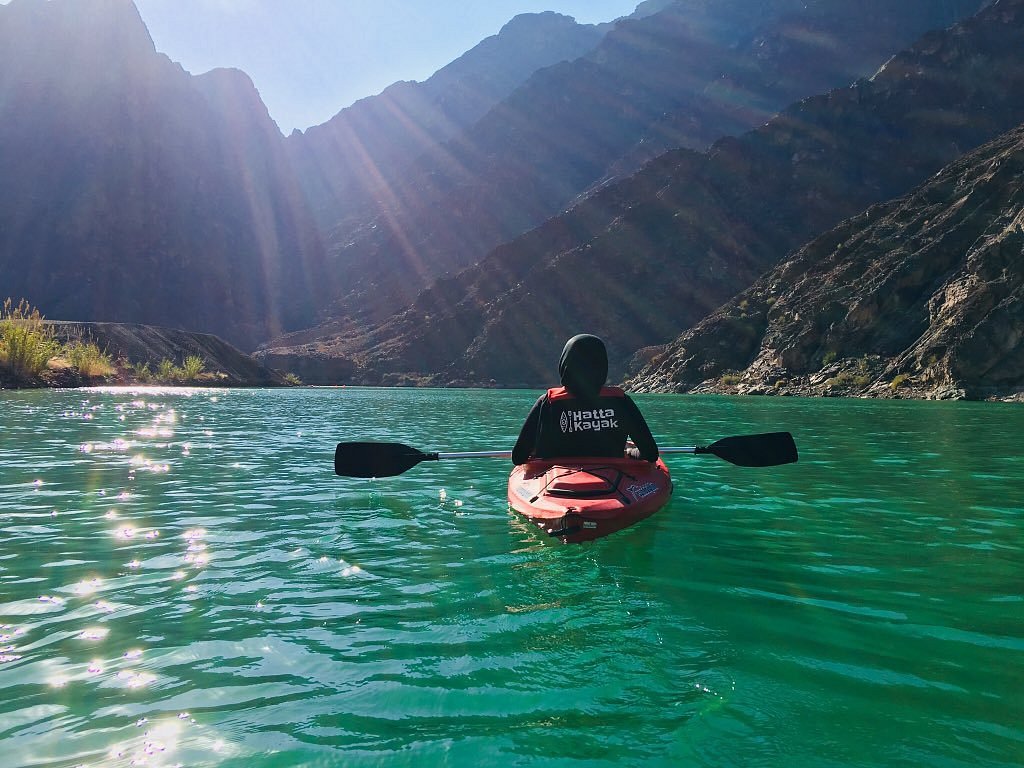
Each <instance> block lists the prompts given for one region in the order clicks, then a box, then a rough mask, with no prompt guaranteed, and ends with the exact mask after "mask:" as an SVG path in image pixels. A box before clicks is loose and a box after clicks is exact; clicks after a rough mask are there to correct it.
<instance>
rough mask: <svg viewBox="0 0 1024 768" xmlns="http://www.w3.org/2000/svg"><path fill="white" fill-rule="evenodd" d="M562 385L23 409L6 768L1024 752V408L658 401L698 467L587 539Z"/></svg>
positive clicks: (6, 658) (625, 761) (845, 761)
mask: <svg viewBox="0 0 1024 768" xmlns="http://www.w3.org/2000/svg"><path fill="white" fill-rule="evenodd" d="M536 395H537V393H535V392H501V391H485V392H480V391H455V390H444V391H439V390H427V391H420V390H373V389H295V390H285V391H261V390H231V391H213V390H159V389H155V390H135V391H128V390H106V391H101V390H78V391H64V392H57V391H41V392H0V765H2V766H4V768H22V767H28V766H48V767H49V766H55V767H58V768H64V767H67V768H71V767H72V766H79V765H81V766H89V767H90V768H93V767H96V766H116V767H120V766H135V765H145V766H178V765H180V766H187V767H188V768H196V767H199V766H219V767H229V766H230V767H232V768H234V767H239V768H240V767H242V766H244V767H245V768H268V767H270V766H274V767H277V766H281V767H284V766H289V767H291V766H435V765H452V766H455V765H458V766H466V765H501V766H573V767H580V768H582V767H584V766H682V765H686V766H744V767H748V766H836V767H838V766H908V767H909V766H930V767H933V768H934V767H936V766H940V767H941V766H963V767H964V768H968V767H970V768H976V767H977V766H1020V765H1021V764H1024V459H1022V456H1024V440H1022V438H1021V435H1022V434H1024V407H1022V406H1020V405H1006V404H976V403H975V404H970V403H920V402H902V403H892V402H870V401H859V400H857V401H844V400H820V401H815V400H795V399H770V398H765V399H761V398H714V397H708V398H698V397H672V396H660V397H659V396H650V397H640V398H637V400H638V402H639V403H640V404H641V407H642V409H643V410H644V412H645V414H646V415H647V417H648V421H649V422H650V424H651V426H652V429H653V431H654V433H655V435H656V437H657V438H658V440H659V442H660V443H661V444H662V445H693V444H695V443H708V442H711V441H713V440H715V439H717V438H720V437H725V436H727V435H732V434H745V433H752V432H766V431H774V430H781V429H785V430H790V431H792V432H793V434H794V436H795V438H796V440H797V443H798V445H799V448H800V452H801V460H800V463H798V464H795V465H788V466H784V467H775V468H768V469H744V468H739V467H734V466H732V465H730V464H727V463H725V462H723V461H721V460H719V459H717V458H715V457H713V456H699V457H695V456H685V455H676V456H670V457H668V458H667V463H668V464H669V466H670V468H671V470H672V472H673V475H674V478H675V480H676V494H675V497H674V499H673V501H672V504H671V505H670V506H669V507H667V508H665V509H663V510H662V511H661V512H659V513H658V514H657V515H655V516H654V517H652V518H650V519H649V520H647V521H644V522H643V523H640V524H639V525H637V526H634V527H633V528H630V529H628V530H625V531H622V532H620V533H618V534H615V535H613V536H610V537H608V538H605V539H601V540H599V541H597V542H594V543H592V544H586V545H562V544H559V543H557V542H555V541H551V540H546V539H545V538H544V537H543V536H542V534H541V533H540V532H539V531H538V530H537V529H535V528H532V527H530V526H528V525H527V524H525V523H523V522H521V521H520V520H518V519H517V518H515V517H514V516H512V515H511V514H510V513H509V512H508V509H507V505H506V502H505V478H506V475H507V471H508V469H509V466H510V465H509V463H508V462H507V461H503V460H499V459H476V460H450V461H446V462H439V463H431V464H422V465H420V466H419V467H416V468H414V469H412V470H410V471H409V472H407V473H406V474H405V475H403V476H401V477H396V478H390V479H386V480H372V481H370V480H351V479H342V478H338V477H335V476H334V475H333V468H332V458H333V451H334V446H335V443H336V442H338V441H340V440H362V439H370V440H396V441H401V442H406V443H409V444H410V445H413V446H416V447H418V448H421V449H424V450H440V451H453V452H461V451H485V450H504V449H508V448H510V447H511V444H512V441H513V439H514V437H515V435H516V434H517V432H518V429H519V425H520V421H521V419H522V418H523V417H524V416H525V414H526V411H527V410H528V408H529V406H530V404H531V403H532V402H533V400H534V398H535V397H536Z"/></svg>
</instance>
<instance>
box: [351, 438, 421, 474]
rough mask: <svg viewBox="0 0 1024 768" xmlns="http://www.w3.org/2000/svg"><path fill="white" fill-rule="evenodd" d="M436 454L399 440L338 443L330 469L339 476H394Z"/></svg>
mask: <svg viewBox="0 0 1024 768" xmlns="http://www.w3.org/2000/svg"><path fill="white" fill-rule="evenodd" d="M434 458H437V454H430V453H423V451H418V450H416V449H415V448H410V447H409V446H408V445H402V444H401V443H338V447H337V449H336V450H335V451H334V472H335V474H338V475H341V476H342V477H394V476H395V475H400V474H402V473H403V472H405V471H406V470H408V469H412V468H413V467H415V466H416V465H417V464H419V463H420V462H421V461H428V460H430V459H434Z"/></svg>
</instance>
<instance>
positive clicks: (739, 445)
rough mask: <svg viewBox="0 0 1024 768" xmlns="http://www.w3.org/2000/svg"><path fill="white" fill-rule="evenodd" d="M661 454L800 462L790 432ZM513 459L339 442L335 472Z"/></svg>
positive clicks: (753, 462) (370, 473) (753, 463)
mask: <svg viewBox="0 0 1024 768" xmlns="http://www.w3.org/2000/svg"><path fill="white" fill-rule="evenodd" d="M661 453H662V454H670V453H692V454H702V453H710V454H713V455H715V456H717V457H718V458H720V459H724V460H725V461H728V462H730V463H732V464H735V465H737V466H740V467H774V466H777V465H779V464H790V463H792V462H794V461H796V460H797V452H796V443H794V442H793V436H792V435H791V434H789V432H771V433H768V434H763V435H739V436H736V437H725V438H722V439H721V440H719V441H717V442H714V443H712V444H711V445H708V446H699V445H698V446H693V447H688V448H662V449H661ZM510 458H512V452H511V451H477V452H473V453H424V452H423V451H420V450H418V449H416V448H411V447H410V446H408V445H403V444H402V443H338V448H337V450H335V452H334V472H335V473H336V474H338V475H341V476H342V477H394V476H395V475H401V474H402V473H403V472H406V471H408V470H410V469H412V468H413V467H415V466H416V465H417V464H419V463H420V462H423V461H443V460H445V459H510Z"/></svg>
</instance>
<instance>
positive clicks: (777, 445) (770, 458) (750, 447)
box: [697, 432, 797, 467]
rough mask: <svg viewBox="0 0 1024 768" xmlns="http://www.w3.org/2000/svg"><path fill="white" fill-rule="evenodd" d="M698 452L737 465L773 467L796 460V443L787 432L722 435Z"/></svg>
mask: <svg viewBox="0 0 1024 768" xmlns="http://www.w3.org/2000/svg"><path fill="white" fill-rule="evenodd" d="M697 452H698V453H713V454H714V455H715V456H717V457H718V458H720V459H725V460H726V461H728V462H732V463H733V464H735V465H736V466H738V467H774V466H777V465H779V464H792V463H793V462H794V461H796V460H797V453H796V443H795V442H793V436H792V435H791V434H790V433H789V432H769V433H766V434H763V435H740V436H737V437H724V438H722V439H721V440H719V441H718V442H715V443H712V444H711V445H709V446H708V447H707V448H701V449H698V451H697Z"/></svg>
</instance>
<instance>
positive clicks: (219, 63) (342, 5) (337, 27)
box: [0, 0, 640, 133]
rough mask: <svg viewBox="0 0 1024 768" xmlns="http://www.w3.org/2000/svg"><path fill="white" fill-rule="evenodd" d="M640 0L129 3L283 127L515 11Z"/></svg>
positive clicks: (307, 121)
mask: <svg viewBox="0 0 1024 768" xmlns="http://www.w3.org/2000/svg"><path fill="white" fill-rule="evenodd" d="M3 1H4V0H0V2H3ZM64 1H67V0H64ZM72 1H73V0H72ZM639 1H640V0H136V5H137V6H138V8H139V12H140V13H141V15H142V18H143V20H144V21H145V22H146V25H147V26H148V27H149V31H150V34H151V35H152V37H153V40H154V42H155V43H156V47H157V49H158V50H160V51H162V52H163V53H166V54H167V55H168V56H170V58H172V59H173V60H175V61H178V62H180V63H181V64H182V66H184V67H185V69H187V70H188V71H189V72H192V73H193V74H200V73H203V72H206V71H209V70H210V69H213V68H214V67H237V68H239V69H241V70H244V71H245V72H246V73H247V74H248V75H249V76H250V77H251V78H252V79H253V82H254V83H255V84H256V87H257V88H258V89H259V91H260V95H261V96H262V97H263V101H264V102H265V103H266V104H267V107H268V109H269V110H270V114H271V115H272V116H273V118H274V119H275V120H276V121H277V123H278V125H279V126H280V127H281V130H282V131H284V132H285V133H290V132H291V131H292V129H294V128H300V129H304V128H308V127H309V126H311V125H318V124H320V123H323V122H326V121H327V120H329V119H330V118H331V117H332V116H334V115H335V114H336V113H337V112H338V111H339V110H341V109H342V108H344V107H347V106H349V105H350V104H351V103H352V102H354V101H356V100H357V99H360V98H362V97H364V96H372V95H374V94H376V93H379V92H380V91H382V90H383V89H384V88H385V87H387V86H388V85H390V84H391V83H393V82H395V81H397V80H420V81H422V80H424V79H426V78H428V77H430V75H431V74H433V73H434V72H435V71H437V70H438V69H440V68H441V67H443V66H444V65H445V64H447V63H449V62H450V61H452V60H454V59H456V58H458V57H459V56H460V55H462V54H463V53H465V52H466V51H467V50H469V49H470V48H472V47H473V46H474V45H476V44H477V43H479V42H480V41H481V40H483V39H484V38H486V37H488V36H490V35H493V34H496V33H497V32H498V30H500V29H501V27H502V26H503V25H504V24H505V23H506V22H507V21H509V20H510V19H511V18H512V17H513V16H515V15H517V14H519V13H534V12H539V11H557V12H559V13H564V14H566V15H568V16H573V17H575V18H576V20H577V21H579V22H581V23H587V24H593V23H598V22H602V21H610V20H612V19H615V18H618V17H619V16H624V15H627V14H629V13H632V12H633V10H634V8H635V7H636V6H637V4H638V3H639Z"/></svg>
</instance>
